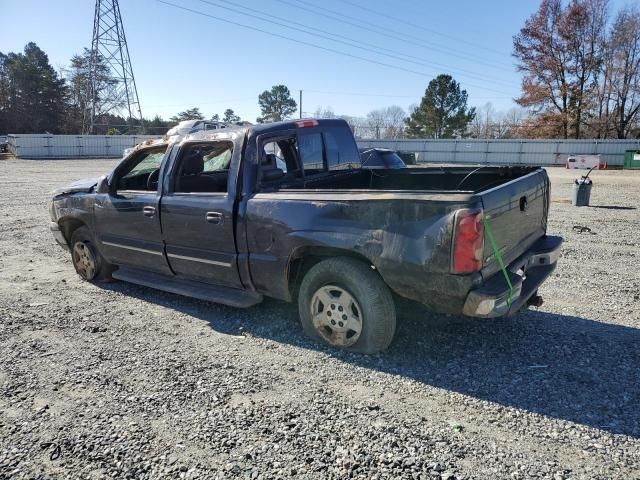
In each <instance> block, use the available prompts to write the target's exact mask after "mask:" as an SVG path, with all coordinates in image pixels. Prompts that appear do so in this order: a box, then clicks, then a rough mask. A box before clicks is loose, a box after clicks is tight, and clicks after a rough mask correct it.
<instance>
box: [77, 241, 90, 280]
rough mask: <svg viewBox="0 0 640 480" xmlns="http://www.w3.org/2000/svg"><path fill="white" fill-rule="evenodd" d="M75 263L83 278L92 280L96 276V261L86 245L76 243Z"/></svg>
mask: <svg viewBox="0 0 640 480" xmlns="http://www.w3.org/2000/svg"><path fill="white" fill-rule="evenodd" d="M73 263H74V264H75V266H76V270H77V271H78V273H79V274H80V276H82V278H85V279H87V280H91V279H92V278H93V276H94V275H95V271H96V261H95V258H94V256H93V253H92V252H91V250H90V249H89V246H88V245H87V244H86V243H84V242H76V244H75V245H74V246H73Z"/></svg>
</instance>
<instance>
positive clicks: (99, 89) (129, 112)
mask: <svg viewBox="0 0 640 480" xmlns="http://www.w3.org/2000/svg"><path fill="white" fill-rule="evenodd" d="M89 95H90V98H89V101H88V103H87V111H86V112H85V121H84V122H83V130H85V131H84V132H83V133H95V127H96V124H97V123H99V117H100V116H101V115H105V114H111V115H120V116H123V117H125V118H126V119H127V124H128V129H129V130H131V129H132V127H133V126H134V125H132V124H137V125H135V126H138V125H139V127H140V129H141V130H144V125H143V124H142V111H141V109H140V99H139V98H138V90H137V89H136V80H135V78H134V76H133V68H131V60H130V59H129V47H127V38H126V37H125V34H124V27H123V26H122V17H121V15H120V6H119V5H118V0H96V9H95V16H94V19H93V40H92V41H91V62H90V65H89ZM87 116H88V117H89V118H86V117H87Z"/></svg>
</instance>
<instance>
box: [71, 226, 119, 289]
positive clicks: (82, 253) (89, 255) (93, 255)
mask: <svg viewBox="0 0 640 480" xmlns="http://www.w3.org/2000/svg"><path fill="white" fill-rule="evenodd" d="M69 243H70V245H69V246H70V247H71V260H72V261H73V266H74V268H75V269H76V272H77V273H78V275H80V277H81V278H82V279H83V280H88V281H90V282H96V281H104V280H110V279H111V273H112V272H113V270H114V267H113V265H111V264H110V263H108V262H107V261H106V260H105V259H104V257H103V256H102V255H100V252H99V251H98V250H97V249H96V247H95V243H94V241H93V237H92V235H91V232H89V229H88V228H87V227H80V228H77V229H76V230H75V231H74V232H73V235H71V241H70V242H69Z"/></svg>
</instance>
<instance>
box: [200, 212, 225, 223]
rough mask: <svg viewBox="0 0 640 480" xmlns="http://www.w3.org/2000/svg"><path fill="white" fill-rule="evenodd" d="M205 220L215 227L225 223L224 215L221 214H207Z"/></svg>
mask: <svg viewBox="0 0 640 480" xmlns="http://www.w3.org/2000/svg"><path fill="white" fill-rule="evenodd" d="M205 219H206V220H207V222H209V223H213V224H214V225H220V224H222V223H224V215H223V214H222V213H220V212H207V214H206V215H205Z"/></svg>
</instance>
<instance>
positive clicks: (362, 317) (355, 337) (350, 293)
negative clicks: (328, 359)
mask: <svg viewBox="0 0 640 480" xmlns="http://www.w3.org/2000/svg"><path fill="white" fill-rule="evenodd" d="M298 309H299V313H300V321H301V322H302V328H303V329H304V331H305V333H306V334H307V335H308V336H309V337H311V338H313V339H314V340H317V341H320V342H322V343H325V344H327V345H330V346H332V347H336V348H341V349H344V350H348V351H351V352H358V353H366V354H372V353H377V352H380V351H382V350H384V349H386V348H387V347H388V346H389V344H390V343H391V341H392V340H393V335H394V333H395V329H396V311H395V305H394V303H393V297H392V296H391V292H390V291H389V288H388V287H387V286H386V285H385V284H384V282H383V281H382V279H381V278H380V277H379V276H378V275H377V274H376V273H375V272H374V271H373V270H372V269H371V267H370V266H369V265H367V264H366V263H364V262H362V261H360V260H357V259H353V258H347V257H339V258H330V259H327V260H323V261H321V262H319V263H317V264H316V265H314V266H313V267H312V268H311V269H310V270H309V271H308V272H307V274H306V275H305V277H304V279H303V280H302V284H301V285H300V292H299V295H298Z"/></svg>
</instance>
